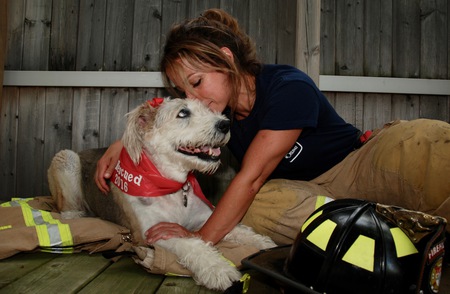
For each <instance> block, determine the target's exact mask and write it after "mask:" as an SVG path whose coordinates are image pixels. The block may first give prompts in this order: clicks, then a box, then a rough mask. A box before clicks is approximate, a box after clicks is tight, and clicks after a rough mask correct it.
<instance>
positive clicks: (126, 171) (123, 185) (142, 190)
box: [111, 148, 214, 208]
mask: <svg viewBox="0 0 450 294" xmlns="http://www.w3.org/2000/svg"><path fill="white" fill-rule="evenodd" d="M111 181H112V182H113V183H114V185H116V186H117V188H119V189H120V190H122V192H124V193H126V194H128V195H130V196H140V197H159V196H164V195H167V194H172V193H175V192H177V191H179V190H181V189H182V188H183V186H184V185H185V184H186V183H189V184H190V186H191V187H192V189H193V191H194V194H195V195H197V197H199V198H200V199H201V200H202V201H203V202H205V203H206V204H207V205H208V206H209V207H210V208H214V206H213V205H212V204H211V202H210V201H209V200H208V199H207V198H206V196H205V195H204V194H203V192H202V189H201V187H200V184H199V183H198V181H197V179H196V178H195V175H194V174H193V173H189V174H188V177H187V180H186V182H185V183H180V182H177V181H174V180H171V179H168V178H165V177H163V176H162V175H161V173H160V172H159V171H158V169H157V168H156V166H155V165H154V164H153V162H152V161H151V160H150V159H149V158H148V157H147V155H146V154H145V152H142V154H141V161H140V162H139V164H138V165H135V164H134V162H133V161H132V160H131V157H130V155H129V154H128V152H127V151H126V149H125V148H122V151H121V152H120V157H119V161H118V162H117V165H116V167H115V169H114V172H113V174H112V176H111Z"/></svg>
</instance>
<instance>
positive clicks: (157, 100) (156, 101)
mask: <svg viewBox="0 0 450 294" xmlns="http://www.w3.org/2000/svg"><path fill="white" fill-rule="evenodd" d="M163 102H164V98H159V97H155V98H153V99H152V100H148V101H147V103H148V104H149V105H150V106H151V107H153V108H158V106H160V105H161V103H163Z"/></svg>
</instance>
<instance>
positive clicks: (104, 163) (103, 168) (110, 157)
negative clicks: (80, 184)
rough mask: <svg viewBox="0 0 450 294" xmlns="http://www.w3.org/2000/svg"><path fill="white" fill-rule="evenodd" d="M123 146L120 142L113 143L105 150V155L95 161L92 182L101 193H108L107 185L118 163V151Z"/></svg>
mask: <svg viewBox="0 0 450 294" xmlns="http://www.w3.org/2000/svg"><path fill="white" fill-rule="evenodd" d="M122 148H123V145H122V142H121V141H120V140H118V141H116V142H114V143H112V144H111V146H109V148H108V149H107V150H106V152H105V154H103V156H102V157H101V158H100V159H99V160H98V161H97V169H96V170H95V175H94V180H95V184H96V185H97V187H98V188H99V189H100V191H102V193H104V194H107V193H108V192H109V186H108V183H106V180H107V179H109V178H110V177H111V175H112V173H113V170H114V168H115V167H116V164H117V162H118V161H119V156H120V151H121V150H122Z"/></svg>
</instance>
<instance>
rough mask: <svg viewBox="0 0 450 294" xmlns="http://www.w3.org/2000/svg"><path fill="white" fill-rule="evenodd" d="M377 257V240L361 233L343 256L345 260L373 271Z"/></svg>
mask: <svg viewBox="0 0 450 294" xmlns="http://www.w3.org/2000/svg"><path fill="white" fill-rule="evenodd" d="M374 258H375V240H374V239H373V238H369V237H366V236H364V235H359V236H358V238H357V239H356V240H355V242H354V243H353V244H352V246H350V248H349V249H348V250H347V252H346V253H345V254H344V257H342V260H343V261H346V262H348V263H350V264H353V265H355V266H357V267H360V268H363V269H365V270H368V271H369V272H373V267H374Z"/></svg>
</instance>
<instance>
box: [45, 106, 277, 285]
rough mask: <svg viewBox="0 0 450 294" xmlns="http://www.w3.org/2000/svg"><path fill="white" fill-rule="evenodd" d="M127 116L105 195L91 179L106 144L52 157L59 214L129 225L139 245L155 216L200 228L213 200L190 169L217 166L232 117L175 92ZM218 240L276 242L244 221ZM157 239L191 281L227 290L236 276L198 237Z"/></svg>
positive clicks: (53, 191) (210, 169) (50, 175)
mask: <svg viewBox="0 0 450 294" xmlns="http://www.w3.org/2000/svg"><path fill="white" fill-rule="evenodd" d="M127 117H128V121H127V127H126V130H125V133H124V135H123V138H122V142H123V145H124V149H123V150H122V153H121V157H120V160H119V162H118V164H117V166H116V168H115V174H113V176H112V178H111V182H112V183H110V188H111V192H110V196H108V197H106V196H105V195H102V194H101V192H100V191H99V190H98V188H97V187H96V186H95V183H94V180H93V178H94V171H95V168H96V162H97V160H98V159H99V158H100V157H101V156H102V154H103V152H104V149H96V150H86V151H83V152H80V153H79V154H77V153H75V152H73V151H71V150H63V151H60V152H59V153H57V154H56V155H55V157H54V158H53V160H52V163H51V165H50V168H49V170H48V180H49V187H50V191H51V194H52V195H53V198H54V199H55V200H56V203H57V206H58V209H59V210H60V211H61V212H62V215H63V217H64V218H75V217H82V216H87V215H91V214H95V215H97V216H99V217H101V218H103V219H106V220H109V221H112V222H115V223H118V224H120V225H123V226H125V227H128V228H130V230H131V231H132V234H133V239H134V241H135V242H137V243H138V244H140V245H145V241H144V240H145V237H144V232H145V231H146V230H147V229H149V228H150V227H152V226H153V225H155V224H157V223H159V222H172V223H178V224H180V225H182V226H184V227H185V228H187V229H189V230H192V231H195V230H198V229H200V228H201V226H202V225H203V224H204V222H205V221H206V220H207V219H208V217H209V216H210V215H211V213H212V206H211V205H210V204H209V202H208V200H207V199H206V198H205V197H204V196H202V195H203V194H202V193H201V191H199V189H198V187H197V186H198V183H197V181H196V180H195V178H194V176H193V174H192V171H194V170H197V171H200V172H203V173H213V172H215V171H216V170H217V168H218V166H219V165H220V161H219V155H220V147H222V146H224V145H225V144H226V143H227V142H228V140H229V138H230V134H229V128H230V121H229V120H228V119H227V118H226V117H225V116H223V115H222V114H219V113H214V112H212V111H210V110H209V109H208V108H207V107H206V106H204V105H203V104H202V103H201V102H199V101H196V100H192V99H179V98H175V99H171V98H166V99H162V98H155V99H153V100H152V101H148V102H146V103H144V104H143V105H141V106H139V107H137V108H136V109H135V110H133V111H132V112H130V113H129V114H128V115H127ZM157 196H160V197H157ZM224 240H227V241H233V242H236V243H239V244H247V245H253V246H255V247H257V248H259V249H266V248H270V247H274V246H275V243H273V241H272V240H271V239H270V238H268V237H265V236H261V235H258V234H256V233H254V232H253V231H252V230H251V229H250V228H248V227H244V226H242V225H238V226H237V227H236V228H235V229H233V230H232V231H231V232H230V233H229V234H228V235H227V236H226V237H225V238H224ZM156 244H157V245H159V246H161V247H163V248H165V249H167V250H169V251H171V252H173V253H174V254H175V255H176V256H177V257H178V258H179V262H180V263H181V264H182V265H183V266H185V267H186V268H187V269H189V270H190V271H191V272H192V273H193V276H194V278H195V279H196V281H197V282H198V283H199V284H201V285H204V286H206V287H208V288H210V289H217V290H225V289H227V288H228V287H230V286H231V285H232V283H233V282H234V281H238V280H239V279H240V278H241V274H240V272H239V271H238V270H237V269H236V268H235V267H233V266H231V265H230V264H229V263H228V262H227V261H226V260H224V259H223V257H221V255H220V253H218V252H217V250H216V249H215V248H214V247H213V246H211V245H210V244H207V243H205V242H203V241H202V240H200V239H198V238H173V239H169V240H159V241H157V242H156ZM149 250H150V249H149Z"/></svg>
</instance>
